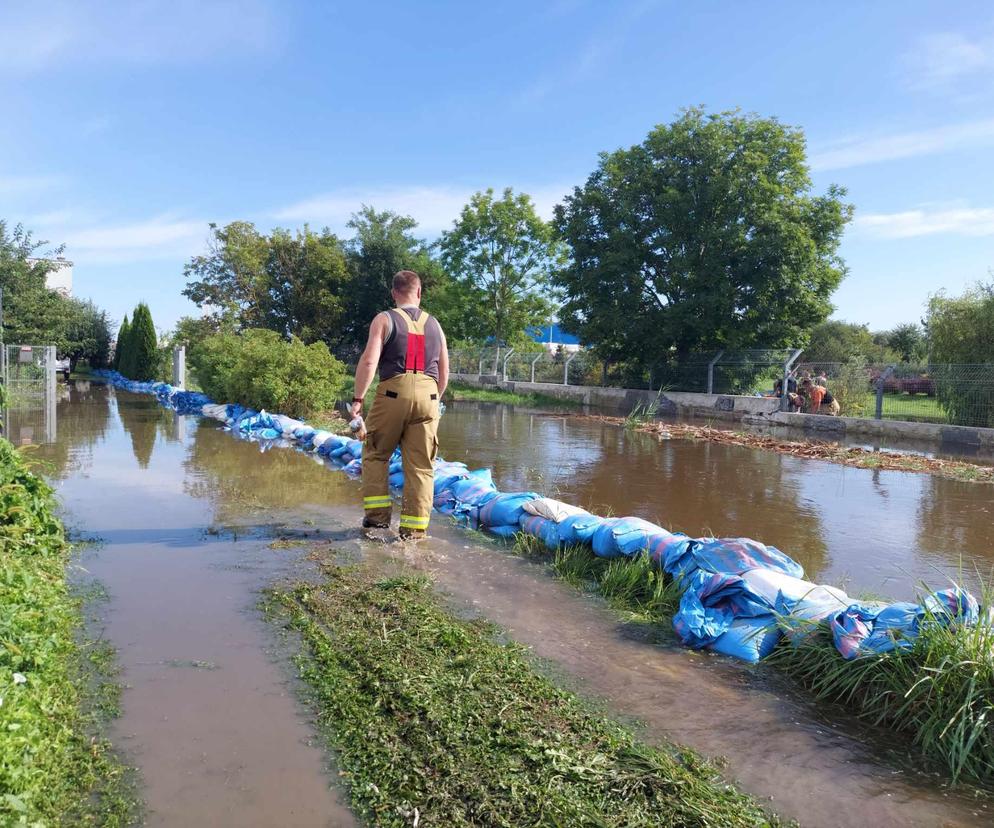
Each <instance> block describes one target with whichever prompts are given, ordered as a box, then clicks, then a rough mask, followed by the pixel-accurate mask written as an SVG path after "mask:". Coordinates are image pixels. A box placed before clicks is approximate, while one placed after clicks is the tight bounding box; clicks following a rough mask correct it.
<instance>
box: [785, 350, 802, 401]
mask: <svg viewBox="0 0 994 828" xmlns="http://www.w3.org/2000/svg"><path fill="white" fill-rule="evenodd" d="M803 353H804V350H803V349H802V348H798V349H796V350H794V351H792V352H791V355H790V357H789V358H788V359H787V360H786V362H784V364H783V387H782V388H781V389H780V410H781V411H786V410H787V409H789V408H790V392H789V391H788V390H787V383H788V382H789V381H790V369H791V367H793V365H794V363H795V362H797V359H798V357H799V356H800V355H801V354H803Z"/></svg>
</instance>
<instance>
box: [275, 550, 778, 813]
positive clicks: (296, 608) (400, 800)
mask: <svg viewBox="0 0 994 828" xmlns="http://www.w3.org/2000/svg"><path fill="white" fill-rule="evenodd" d="M325 574H326V580H325V581H324V582H322V583H321V584H318V585H315V584H302V585H298V586H295V587H292V588H289V589H286V590H274V591H271V592H270V593H269V606H270V609H271V610H272V611H273V612H274V613H276V614H277V615H279V616H281V617H283V618H284V619H285V620H286V623H287V624H288V625H289V626H290V627H291V628H292V629H294V630H296V631H297V632H298V633H299V634H300V636H301V638H302V642H303V650H302V652H301V653H300V655H299V656H298V659H297V662H298V665H299V667H300V671H301V674H302V676H303V678H304V679H305V681H306V682H307V683H308V685H309V687H310V689H311V691H312V696H313V702H314V704H315V705H316V707H317V710H318V713H319V718H320V721H321V723H322V725H323V726H324V728H325V729H326V731H327V733H328V735H329V740H330V742H331V746H332V747H333V748H334V750H335V751H336V753H337V755H338V758H339V765H340V767H341V773H342V775H343V776H344V778H345V779H346V780H347V781H348V783H349V788H350V791H351V796H352V801H353V804H354V806H355V807H356V809H357V810H358V811H359V812H360V813H361V814H362V815H363V816H364V817H365V818H367V819H368V820H369V822H370V823H371V824H374V825H377V826H409V825H419V826H424V827H425V828H428V826H445V828H458V826H482V825H486V826H508V828H510V826H523V825H532V826H598V827H599V828H603V826H618V828H621V826H628V827H629V828H638V826H646V827H648V826H659V825H668V826H714V827H715V828H718V826H739V825H741V826H745V825H749V826H755V825H772V824H779V823H778V821H777V820H776V818H775V817H772V816H770V815H769V814H767V813H766V812H765V811H764V810H763V809H762V807H761V806H760V805H759V804H757V803H756V802H755V801H754V800H752V799H751V798H749V797H747V796H745V795H743V794H741V793H738V792H736V791H735V790H734V789H733V788H731V787H730V786H728V785H727V784H724V783H722V782H721V780H720V778H719V776H718V773H717V771H716V769H715V768H714V767H713V766H712V765H710V764H708V763H706V762H705V761H703V760H702V759H700V758H699V757H697V756H696V755H695V754H693V753H691V752H690V751H685V750H677V749H661V748H656V747H651V746H649V745H646V744H643V743H642V742H640V741H638V740H637V739H636V738H635V737H634V736H633V735H632V733H631V732H630V731H629V730H627V729H626V728H624V727H623V726H621V725H620V724H617V723H615V722H613V721H611V720H610V719H608V718H606V717H604V716H602V715H599V714H597V713H596V712H594V711H592V710H591V709H590V708H589V707H588V706H587V705H586V704H585V703H583V702H582V701H581V700H580V699H578V698H577V697H576V696H575V695H573V694H571V693H568V692H565V691H563V690H560V689H558V688H557V687H556V686H555V685H554V684H553V683H552V682H551V681H550V680H549V679H547V678H545V677H543V676H542V675H540V674H539V673H538V672H537V671H536V670H535V669H534V668H533V667H532V666H531V664H530V663H529V659H528V655H527V651H526V650H525V649H524V648H522V647H521V646H519V645H517V644H514V643H501V642H500V641H498V640H497V638H496V632H497V631H496V629H495V628H494V627H493V626H492V625H490V624H488V623H486V622H483V621H478V620H475V621H464V620H459V619H457V618H454V617H453V616H452V615H451V614H449V613H448V612H446V611H445V610H444V609H443V608H442V607H441V606H440V605H439V603H438V602H437V600H436V599H435V598H434V597H433V595H432V592H431V588H430V585H429V583H428V582H427V581H426V580H425V579H423V578H412V577H401V578H391V579H386V580H378V579H376V578H375V577H374V576H372V575H371V574H369V573H368V572H367V571H365V570H362V569H360V568H357V567H349V568H341V567H331V566H329V567H327V568H326V570H325Z"/></svg>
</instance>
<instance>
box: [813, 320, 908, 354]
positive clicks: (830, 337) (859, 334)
mask: <svg viewBox="0 0 994 828" xmlns="http://www.w3.org/2000/svg"><path fill="white" fill-rule="evenodd" d="M854 357H861V358H862V359H863V360H864V361H865V362H871V363H881V362H897V361H898V356H897V354H896V353H894V352H893V351H891V350H890V349H889V348H888V347H887V345H885V344H881V343H880V342H877V341H876V340H875V338H874V335H873V334H871V333H870V331H869V329H868V328H867V327H866V325H857V324H855V323H853V322H843V321H841V320H838V319H828V320H826V321H825V322H822V323H821V324H819V325H815V327H814V328H812V330H811V333H810V334H809V337H808V345H807V347H806V348H805V349H804V355H803V356H802V357H801V359H802V361H803V362H819V363H843V362H848V361H849V360H850V359H852V358H854Z"/></svg>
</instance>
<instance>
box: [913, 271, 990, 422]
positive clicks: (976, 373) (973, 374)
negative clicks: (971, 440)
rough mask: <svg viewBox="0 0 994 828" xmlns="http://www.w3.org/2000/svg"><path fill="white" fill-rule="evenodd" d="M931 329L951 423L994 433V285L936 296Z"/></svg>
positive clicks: (936, 372)
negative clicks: (993, 381)
mask: <svg viewBox="0 0 994 828" xmlns="http://www.w3.org/2000/svg"><path fill="white" fill-rule="evenodd" d="M927 328H928V338H929V352H930V362H931V363H932V378H933V380H934V382H935V386H936V396H937V397H938V398H939V402H940V403H942V406H943V408H945V409H946V413H947V414H948V415H949V420H950V422H952V423H955V424H959V425H973V426H985V427H994V388H992V385H991V382H990V379H989V377H990V371H991V368H990V366H991V364H994V282H992V283H990V284H978V285H977V286H976V287H974V288H973V289H971V290H968V291H966V292H965V293H964V294H963V295H962V296H957V297H948V296H946V295H944V294H939V295H937V296H933V297H932V299H931V300H930V301H929V304H928V317H927Z"/></svg>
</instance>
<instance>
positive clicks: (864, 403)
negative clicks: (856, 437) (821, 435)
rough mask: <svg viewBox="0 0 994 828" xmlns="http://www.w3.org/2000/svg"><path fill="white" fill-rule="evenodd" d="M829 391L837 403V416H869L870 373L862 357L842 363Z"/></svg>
mask: <svg viewBox="0 0 994 828" xmlns="http://www.w3.org/2000/svg"><path fill="white" fill-rule="evenodd" d="M829 390H830V391H831V392H832V395H833V396H834V397H835V399H837V400H838V401H839V414H841V415H842V416H843V417H868V416H870V405H871V403H872V401H873V396H872V394H871V393H870V391H871V388H870V372H869V369H868V368H867V367H866V360H865V359H864V358H863V357H861V356H857V357H852V358H851V359H850V360H849V361H848V362H846V363H844V364H843V365H842V367H841V368H840V369H839V374H838V376H837V377H835V378H834V379H833V380H832V382H831V384H830V389H829Z"/></svg>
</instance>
